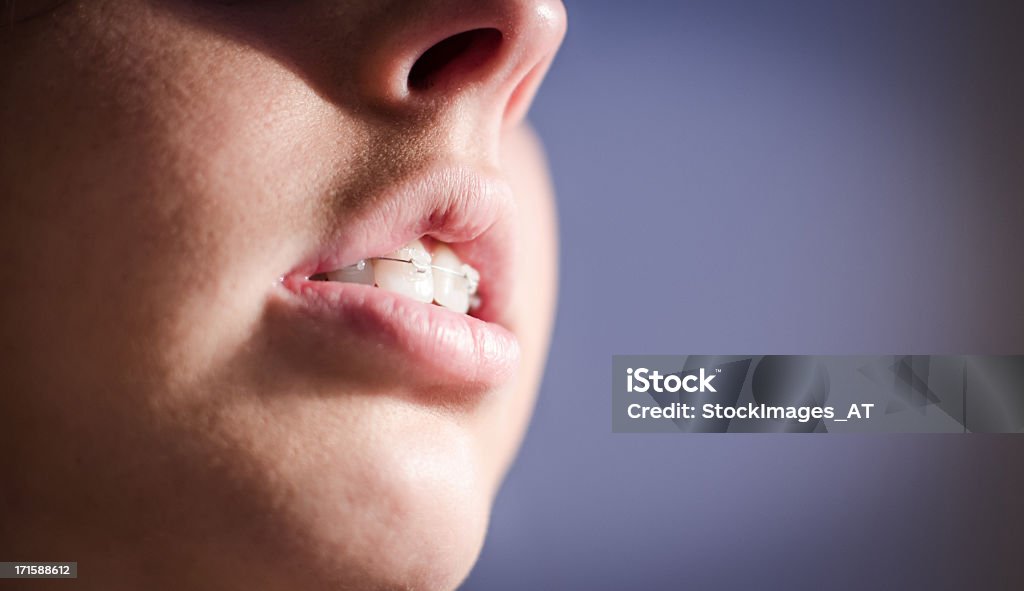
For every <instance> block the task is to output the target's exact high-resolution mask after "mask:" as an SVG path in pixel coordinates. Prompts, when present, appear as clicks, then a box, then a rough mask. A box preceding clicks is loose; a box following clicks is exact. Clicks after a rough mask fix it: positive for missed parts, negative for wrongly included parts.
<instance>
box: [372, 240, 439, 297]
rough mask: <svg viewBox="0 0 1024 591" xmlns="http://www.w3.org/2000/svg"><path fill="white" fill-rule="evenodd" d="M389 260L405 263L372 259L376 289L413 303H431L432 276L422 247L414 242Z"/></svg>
mask: <svg viewBox="0 0 1024 591" xmlns="http://www.w3.org/2000/svg"><path fill="white" fill-rule="evenodd" d="M384 256H385V257H386V258H389V259H399V260H400V261H409V260H411V261H413V264H411V265H410V264H409V263H406V262H399V260H396V261H386V260H381V259H374V261H373V274H374V278H375V279H376V281H377V287H380V288H381V289H386V290H388V291H393V292H395V293H399V294H402V295H404V296H407V297H410V298H412V299H414V300H418V301H421V302H427V303H430V302H432V301H433V300H434V273H433V269H431V268H430V264H431V257H430V253H429V252H427V249H426V248H424V247H423V243H422V242H420V241H419V240H414V241H413V242H410V243H409V244H406V245H405V246H403V247H402V248H399V249H398V250H396V251H395V252H393V253H391V254H387V255H384Z"/></svg>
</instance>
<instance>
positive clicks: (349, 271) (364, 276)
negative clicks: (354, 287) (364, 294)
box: [327, 261, 374, 285]
mask: <svg viewBox="0 0 1024 591" xmlns="http://www.w3.org/2000/svg"><path fill="white" fill-rule="evenodd" d="M327 279H328V280H329V281H339V282H341V283H361V284H363V285H373V283H374V279H373V265H371V264H370V263H368V262H366V261H359V262H358V263H356V264H354V265H349V266H347V267H344V268H342V269H338V270H337V271H331V272H330V273H328V274H327Z"/></svg>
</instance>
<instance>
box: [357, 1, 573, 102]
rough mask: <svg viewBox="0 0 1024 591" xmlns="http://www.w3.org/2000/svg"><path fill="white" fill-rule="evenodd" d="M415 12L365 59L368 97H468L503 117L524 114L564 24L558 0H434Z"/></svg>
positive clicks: (432, 99) (429, 99)
mask: <svg viewBox="0 0 1024 591" xmlns="http://www.w3.org/2000/svg"><path fill="white" fill-rule="evenodd" d="M416 13H417V17H416V18H412V19H409V20H407V21H406V22H405V23H404V24H401V25H398V26H396V28H395V29H394V30H392V31H391V32H390V33H389V34H388V35H386V36H385V37H386V38H384V39H381V43H382V46H381V47H380V48H379V50H378V51H377V52H376V59H374V60H371V61H370V62H369V63H367V64H366V66H367V67H366V69H365V70H364V72H365V76H364V77H363V78H364V84H363V86H364V90H365V91H366V92H367V93H368V95H369V96H370V97H372V98H373V99H375V101H376V102H379V103H382V104H384V105H387V106H390V107H393V108H400V109H424V108H438V107H439V106H445V105H454V104H457V103H465V102H468V101H471V102H473V103H475V104H476V105H478V106H479V108H480V109H482V110H483V112H484V113H485V114H486V115H487V116H492V117H496V118H499V119H500V120H501V121H504V122H509V121H518V120H519V119H521V118H522V116H523V115H524V114H525V112H526V110H527V108H528V107H529V104H530V102H531V101H532V98H533V95H534V94H535V92H536V90H537V87H538V86H539V84H540V81H541V79H542V78H543V77H544V73H545V72H546V71H547V68H548V66H549V65H550V63H551V59H552V58H553V56H554V54H555V51H556V50H557V49H558V46H559V45H560V44H561V41H562V38H563V36H564V35H565V29H566V15H565V8H564V6H563V5H562V3H561V1H560V0H458V1H453V0H438V1H436V2H431V3H430V5H429V6H425V7H423V6H421V7H420V8H419V9H418V10H417V11H416Z"/></svg>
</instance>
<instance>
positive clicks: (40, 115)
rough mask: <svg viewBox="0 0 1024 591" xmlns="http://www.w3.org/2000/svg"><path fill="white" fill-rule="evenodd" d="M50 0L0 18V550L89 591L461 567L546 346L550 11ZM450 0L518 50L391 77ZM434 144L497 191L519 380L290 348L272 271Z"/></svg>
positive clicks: (550, 261)
mask: <svg viewBox="0 0 1024 591" xmlns="http://www.w3.org/2000/svg"><path fill="white" fill-rule="evenodd" d="M47 4H52V2H40V3H37V5H33V4H32V3H30V2H29V3H24V2H22V3H20V4H19V7H18V10H19V12H20V14H19V15H18V18H19V19H21V20H19V22H16V23H15V24H13V25H12V26H8V27H6V28H5V29H4V30H3V31H2V33H0V129H3V130H4V131H3V133H4V140H3V142H0V226H2V231H0V241H2V242H3V252H4V253H5V256H4V260H5V268H6V274H5V280H6V285H5V289H4V290H2V291H0V316H2V317H0V347H2V354H3V357H4V359H5V363H4V364H3V365H4V369H3V370H2V375H3V379H4V383H5V387H4V390H3V395H2V396H0V417H3V419H2V425H3V428H2V429H0V449H2V450H3V452H2V453H0V473H2V474H3V478H2V479H0V514H2V515H3V519H2V520H0V556H2V557H4V559H5V560H76V561H78V563H79V568H80V573H81V574H80V578H79V579H78V581H77V582H76V585H77V588H83V589H91V588H96V589H142V588H145V589H225V588H239V589H446V588H453V587H455V586H457V585H458V583H459V582H460V581H461V580H462V579H463V578H464V577H465V575H466V574H467V573H468V571H469V569H470V568H471V566H472V564H473V562H474V560H475V558H476V556H477V554H478V552H479V550H480V546H481V544H482V540H483V537H484V533H485V530H486V526H487V519H488V515H489V512H490V508H491V504H492V501H493V498H494V495H495V492H496V490H497V488H498V486H499V484H500V481H501V479H502V477H503V476H504V474H505V471H506V469H507V468H508V465H509V463H510V462H511V460H512V458H513V456H514V454H515V451H516V449H517V447H518V445H519V442H520V440H521V437H522V435H523V432H524V429H525V426H526V423H527V421H528V418H529V414H530V411H531V409H532V406H533V402H534V397H535V394H536V390H537V385H538V381H539V376H540V373H541V370H542V366H543V363H544V359H545V356H546V348H547V340H548V334H549V330H550V325H551V319H552V311H553V306H554V297H555V295H554V294H555V276H556V269H555V261H556V252H555V223H554V212H553V209H554V208H553V201H552V193H551V189H550V184H549V181H548V175H547V171H546V168H545V163H544V160H543V156H542V154H541V149H540V147H539V144H538V142H537V140H536V138H535V137H534V135H533V134H532V133H531V131H530V130H529V128H528V127H527V126H526V125H525V124H524V123H523V120H522V117H523V114H524V113H525V111H526V108H527V107H528V105H529V101H530V99H531V98H532V94H533V92H534V90H535V89H536V85H537V84H539V82H540V78H541V77H542V76H543V73H544V71H545V69H546V67H547V65H548V64H549V63H550V60H551V59H552V57H553V55H554V53H555V51H556V50H557V47H558V45H559V43H560V41H561V38H562V36H563V34H564V27H565V17H564V11H563V9H562V7H561V4H560V3H558V2H550V1H535V0H530V1H527V0H508V1H500V0H494V1H487V2H481V1H472V2H471V1H469V0H465V1H457V0H437V1H435V0H430V1H421V2H385V1H378V0H374V1H369V0H367V1H358V2H356V1H352V2H336V1H327V0H302V1H298V2H282V1H276V0H270V1H255V2H237V3H218V2H200V1H194V0H119V1H114V0H82V1H79V2H66V3H63V4H61V5H59V6H57V7H56V8H52V7H49V6H44V5H47ZM35 9H38V10H35ZM467 15H468V16H467ZM467 18H469V19H471V20H472V21H473V22H472V24H473V26H470V27H469V28H474V27H479V26H489V27H494V28H497V29H499V30H500V31H502V33H503V38H502V43H512V44H515V49H516V51H510V52H504V53H502V55H503V56H506V57H505V58H502V59H496V60H491V61H486V60H483V61H481V62H480V63H476V62H471V63H470V64H469V65H464V67H461V68H454V69H452V70H451V71H442V72H441V74H439V78H438V79H437V80H435V81H434V82H433V83H432V84H431V86H430V87H429V88H427V89H425V90H423V91H421V92H419V94H416V95H415V96H413V95H411V94H409V93H408V92H407V90H405V87H404V82H405V80H406V78H407V70H403V69H402V68H403V67H404V66H403V65H402V64H403V62H401V60H400V59H398V56H401V55H406V54H408V53H409V52H410V51H411V52H414V53H415V52H422V51H423V50H425V49H426V48H427V47H429V46H431V44H432V43H436V42H437V41H438V40H439V39H440V38H443V37H444V36H445V35H454V34H456V33H459V32H462V31H463V30H466V28H462V27H465V26H466V24H467V22H468V21H466V19H467ZM460 19H461V20H460ZM438 34H440V35H441V37H440V38H439V37H437V35H438ZM403 52H404V53H403ZM406 65H407V64H406ZM438 163H460V164H466V165H470V166H474V167H478V168H480V169H486V170H491V171H498V172H499V173H500V174H502V175H504V176H505V177H506V178H507V179H508V180H509V182H510V183H511V184H512V186H513V188H514V190H515V195H516V202H517V206H518V215H519V217H520V222H519V223H518V226H517V227H518V228H519V229H520V230H519V231H520V233H521V236H520V238H519V240H518V242H517V243H515V244H513V245H510V248H516V249H517V251H518V252H517V258H516V260H517V263H516V272H515V274H514V276H515V277H516V278H517V281H516V282H515V288H514V291H513V297H512V301H513V304H512V306H511V312H510V315H509V316H510V318H511V320H510V321H509V325H510V326H509V327H510V328H511V329H512V330H513V331H514V332H515V334H516V335H517V336H518V338H519V342H520V346H521V349H522V361H521V363H520V368H519V372H518V374H517V375H516V376H515V377H514V379H512V380H511V381H510V382H509V383H508V384H507V385H505V386H503V387H501V388H499V389H497V390H496V391H493V392H487V393H484V395H482V396H480V397H478V399H477V402H476V403H474V404H470V405H453V406H446V405H441V404H430V403H425V402H423V400H422V397H418V396H412V395H411V394H416V393H414V392H409V391H407V390H408V389H407V388H403V387H402V386H398V387H394V386H388V387H387V388H384V387H382V386H381V384H380V382H379V381H376V380H374V379H373V378H372V376H371V377H368V376H365V375H360V374H358V373H352V374H351V375H349V374H348V373H347V372H345V371H341V370H335V371H329V372H326V371H325V372H321V373H317V372H316V371H315V367H316V366H315V365H310V364H300V363H296V362H295V361H294V360H293V356H289V355H288V354H287V353H288V352H287V351H284V350H282V346H281V342H280V340H279V339H275V336H276V335H275V332H274V330H275V328H274V326H275V325H274V323H273V322H272V320H271V317H272V316H273V312H272V310H271V309H270V308H271V306H270V304H269V302H270V301H271V299H272V298H271V294H272V292H273V290H275V289H280V287H279V285H277V284H276V283H275V282H276V280H277V277H278V276H279V274H280V272H281V271H282V269H287V268H288V267H289V266H290V265H294V264H295V263H296V262H297V261H298V260H299V259H300V258H301V256H302V254H303V253H305V252H308V249H309V248H310V246H311V245H316V244H318V242H317V241H318V240H320V239H322V237H323V236H325V235H326V234H328V233H329V232H331V231H333V230H336V229H338V228H341V229H343V228H344V227H345V223H346V219H347V217H348V216H349V215H351V211H353V209H354V208H356V207H357V206H358V205H359V204H360V202H361V200H363V199H365V198H366V195H368V194H370V193H371V192H372V190H373V189H376V188H380V187H387V186H389V185H391V184H393V183H395V182H398V181H400V180H402V179H404V178H407V176H408V175H410V174H413V173H415V172H416V171H419V170H422V169H424V168H425V167H429V166H434V165H436V164H438ZM481 274H482V275H483V276H484V277H486V269H481ZM484 280H486V279H484ZM361 354H362V352H361V351H359V350H346V351H341V352H339V355H341V356H343V361H344V363H340V364H339V365H340V366H341V367H349V366H358V364H359V360H360V356H361ZM451 388H455V389H456V390H457V389H458V388H457V387H451ZM435 394H437V395H438V396H439V397H441V398H444V397H445V396H457V395H458V394H459V393H458V392H457V391H455V392H440V393H435ZM38 582H39V583H40V585H39V586H38V587H33V588H46V587H44V584H45V583H46V582H45V581H38ZM54 583H58V584H59V585H55V587H56V586H60V588H66V585H67V583H68V581H56V582H54Z"/></svg>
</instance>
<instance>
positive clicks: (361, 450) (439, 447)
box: [247, 400, 495, 591]
mask: <svg viewBox="0 0 1024 591" xmlns="http://www.w3.org/2000/svg"><path fill="white" fill-rule="evenodd" d="M369 404H370V406H371V407H372V408H373V410H369V411H368V410H367V409H366V408H361V412H360V414H359V415H358V416H359V419H358V422H357V423H356V424H355V425H347V429H346V430H345V431H344V432H342V433H343V434H339V432H340V427H341V426H340V425H338V424H337V423H334V422H332V421H323V420H321V421H319V422H318V423H317V424H316V425H307V426H306V427H305V428H302V429H300V430H298V431H296V430H291V431H290V432H291V433H293V434H294V433H303V435H302V438H303V441H302V443H301V444H299V443H296V442H292V443H291V444H290V445H281V444H280V442H279V443H277V444H274V443H271V442H268V443H269V445H268V447H267V448H266V449H264V450H263V454H262V455H263V456H264V457H265V458H267V459H265V460H263V461H261V462H258V463H259V464H261V465H260V466H258V467H257V470H255V471H254V475H255V476H256V477H257V478H258V480H259V482H257V483H253V482H250V483H248V484H247V487H248V489H249V491H250V492H255V491H256V490H262V494H256V495H253V496H258V497H260V499H262V500H261V501H260V502H259V507H258V508H256V507H254V508H256V510H255V511H253V512H252V513H253V514H254V515H256V516H259V517H258V518H259V519H263V520H265V522H264V524H262V525H261V526H260V527H258V528H256V530H255V531H256V532H257V534H256V536H257V537H256V538H255V540H256V543H257V544H259V545H261V546H263V547H262V548H261V549H260V551H259V552H257V554H260V555H264V556H266V557H267V560H268V561H271V562H272V563H273V564H275V565H276V566H277V567H279V568H280V569H281V570H279V571H278V572H277V573H275V574H278V575H280V580H281V581H282V583H283V585H282V586H283V587H284V588H302V589H306V590H311V591H315V590H320V589H325V590H326V589H381V590H387V589H396V590H398V589H401V590H406V589H421V590H435V589H436V590H445V589H454V588H456V587H457V586H458V585H459V583H461V582H462V580H463V579H464V578H465V577H466V576H467V575H468V573H469V571H470V569H471V568H472V566H473V564H474V562H475V560H476V558H477V556H478V554H479V552H480V549H481V547H482V545H483V540H484V536H485V533H486V529H487V523H488V516H489V513H490V510H491V504H492V500H493V490H494V488H495V485H494V483H493V482H490V479H491V478H490V475H491V471H489V470H482V469H480V467H479V460H478V457H479V451H478V450H479V442H474V439H473V436H472V435H471V433H470V432H468V431H466V430H464V429H463V428H462V427H461V426H460V425H458V424H456V423H453V422H452V421H451V420H450V417H445V418H441V419H438V418H437V417H435V416H434V415H433V413H424V412H423V409H422V408H417V407H416V406H415V405H405V404H403V403H395V402H386V403H385V402H382V401H379V400H372V401H371V402H370V403H369ZM314 412H315V411H314ZM332 433H333V434H334V435H333V439H332ZM268 450H269V454H272V457H269V458H268V457H267V456H268ZM250 455H251V454H250ZM268 532H269V533H268ZM287 556H290V557H291V558H290V559H284V558H283V557H287Z"/></svg>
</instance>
